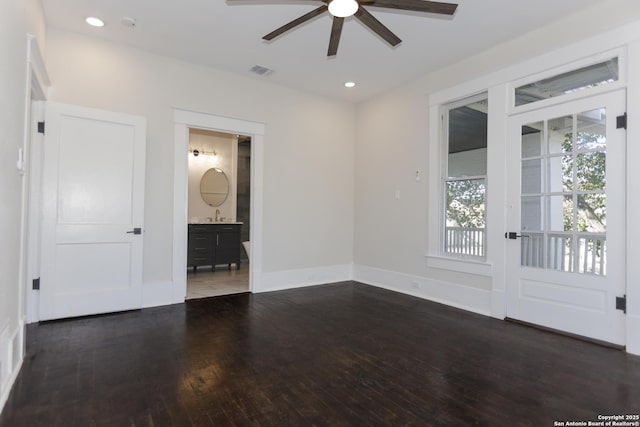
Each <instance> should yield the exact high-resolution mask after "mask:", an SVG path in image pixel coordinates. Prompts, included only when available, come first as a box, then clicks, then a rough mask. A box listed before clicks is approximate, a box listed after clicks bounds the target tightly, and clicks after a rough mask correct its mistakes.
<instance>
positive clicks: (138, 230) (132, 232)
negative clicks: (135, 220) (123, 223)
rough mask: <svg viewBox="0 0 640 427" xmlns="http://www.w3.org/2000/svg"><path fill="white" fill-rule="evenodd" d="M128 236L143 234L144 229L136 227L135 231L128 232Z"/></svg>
mask: <svg viewBox="0 0 640 427" xmlns="http://www.w3.org/2000/svg"><path fill="white" fill-rule="evenodd" d="M127 234H142V228H139V227H136V228H134V229H133V230H129V231H127Z"/></svg>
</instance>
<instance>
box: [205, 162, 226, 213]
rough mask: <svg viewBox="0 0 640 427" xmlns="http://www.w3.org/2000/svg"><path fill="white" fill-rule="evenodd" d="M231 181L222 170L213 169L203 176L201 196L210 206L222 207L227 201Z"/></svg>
mask: <svg viewBox="0 0 640 427" xmlns="http://www.w3.org/2000/svg"><path fill="white" fill-rule="evenodd" d="M228 194H229V180H228V179H227V175H225V173H224V172H223V171H222V169H218V168H211V169H209V170H208V171H206V172H205V173H204V175H202V179H201V180H200V195H201V196H202V200H204V202H205V203H206V204H208V205H209V206H213V207H216V206H220V205H221V204H223V203H224V201H225V200H227V195H228Z"/></svg>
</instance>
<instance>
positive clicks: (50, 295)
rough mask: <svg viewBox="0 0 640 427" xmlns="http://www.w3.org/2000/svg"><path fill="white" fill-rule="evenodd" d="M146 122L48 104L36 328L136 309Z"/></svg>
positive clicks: (139, 291) (139, 298)
mask: <svg viewBox="0 0 640 427" xmlns="http://www.w3.org/2000/svg"><path fill="white" fill-rule="evenodd" d="M145 144H146V121H145V119H144V118H143V117H137V116H131V115H125V114H120V113H112V112H106V111H99V110H93V109H88V108H82V107H76V106H69V105H62V104H55V103H48V104H47V109H46V134H45V143H44V167H43V186H42V194H43V206H42V208H43V223H42V258H41V261H42V266H41V289H40V320H48V319H56V318H64V317H73V316H82V315H89V314H97V313H107V312H113V311H121V310H128V309H134V308H140V307H141V305H142V287H141V285H142V250H143V236H142V234H141V230H142V226H143V225H142V223H143V215H144V211H143V209H144V177H145Z"/></svg>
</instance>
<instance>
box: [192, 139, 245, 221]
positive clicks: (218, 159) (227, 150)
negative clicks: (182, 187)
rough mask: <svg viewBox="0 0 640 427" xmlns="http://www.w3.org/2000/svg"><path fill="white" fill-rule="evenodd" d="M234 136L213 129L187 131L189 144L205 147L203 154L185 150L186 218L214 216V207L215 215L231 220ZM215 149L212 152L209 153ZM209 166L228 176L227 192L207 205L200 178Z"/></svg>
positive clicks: (235, 140)
mask: <svg viewBox="0 0 640 427" xmlns="http://www.w3.org/2000/svg"><path fill="white" fill-rule="evenodd" d="M237 143H238V138H237V137H236V136H235V135H230V134H222V133H213V132H194V131H192V132H190V133H189V147H191V148H195V149H199V150H200V151H203V150H204V151H205V152H206V153H207V154H206V155H202V154H201V155H199V156H197V157H196V156H194V155H193V154H191V153H190V154H189V189H188V194H187V197H188V199H189V202H188V215H187V216H188V218H190V220H191V218H215V216H216V209H217V210H219V211H220V215H219V217H223V218H225V221H227V222H229V221H235V218H236V203H235V199H236V195H237V184H236V181H237V179H236V170H235V169H236V168H235V164H236V162H237V160H235V161H234V159H233V157H234V155H235V156H236V157H237V148H236V147H237ZM214 150H215V153H216V155H215V156H212V155H209V154H210V153H213V152H214ZM211 168H218V169H220V170H222V171H223V172H224V173H225V175H226V176H227V179H228V180H229V194H228V195H227V199H226V200H225V201H224V202H223V203H222V204H221V205H220V206H218V207H211V206H209V205H208V204H207V203H205V201H204V200H203V199H202V197H201V195H200V180H201V179H202V176H203V175H204V174H205V172H206V171H208V170H209V169H211Z"/></svg>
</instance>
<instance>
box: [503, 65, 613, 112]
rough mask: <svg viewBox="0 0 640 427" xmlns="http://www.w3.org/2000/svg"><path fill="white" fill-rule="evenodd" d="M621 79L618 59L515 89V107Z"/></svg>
mask: <svg viewBox="0 0 640 427" xmlns="http://www.w3.org/2000/svg"><path fill="white" fill-rule="evenodd" d="M619 78H620V71H619V65H618V58H612V59H610V60H607V61H604V62H600V63H598V64H593V65H589V66H588V67H583V68H580V69H578V70H573V71H569V72H568V73H563V74H558V75H557V76H553V77H550V78H548V79H543V80H538V81H535V82H533V83H529V84H527V85H524V86H520V87H517V88H516V89H515V106H516V107H519V106H520V105H526V104H531V103H532V102H537V101H542V100H544V99H548V98H554V97H556V96H562V95H567V94H570V93H574V92H578V91H581V90H585V89H590V88H593V87H596V86H601V85H605V84H609V83H613V82H617V81H618V79H619Z"/></svg>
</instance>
